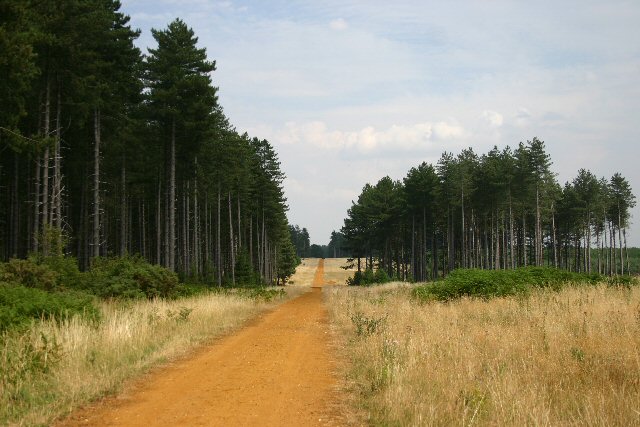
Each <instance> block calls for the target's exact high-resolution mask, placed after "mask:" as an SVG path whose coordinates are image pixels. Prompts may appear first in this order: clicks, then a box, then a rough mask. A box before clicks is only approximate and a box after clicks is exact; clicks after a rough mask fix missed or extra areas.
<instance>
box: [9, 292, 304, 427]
mask: <svg viewBox="0 0 640 427" xmlns="http://www.w3.org/2000/svg"><path fill="white" fill-rule="evenodd" d="M294 292H295V291H294ZM284 297H285V294H284V293H283V292H281V291H274V292H269V291H264V290H263V291H261V292H254V291H246V290H244V291H237V292H232V291H225V292H223V293H207V294H201V295H196V296H193V297H188V298H182V299H179V300H162V299H157V300H151V301H148V300H135V301H128V302H127V301H119V302H111V303H107V302H105V303H102V304H101V305H100V311H101V316H100V318H101V320H100V321H99V322H96V321H95V320H91V319H88V318H86V317H81V316H72V317H69V318H65V319H53V318H48V319H43V320H41V321H36V322H35V323H33V324H32V325H31V327H30V328H28V329H27V330H26V332H25V331H24V330H23V331H22V332H16V331H14V332H11V331H8V332H5V333H4V334H3V335H1V336H0V424H1V425H7V424H9V425H29V426H31V425H48V424H50V423H51V422H52V420H54V419H56V418H58V417H60V416H63V415H65V414H67V413H69V412H70V411H71V410H73V409H74V408H76V407H78V406H80V405H82V404H84V403H86V402H89V401H92V400H95V399H97V398H100V397H102V396H105V395H107V394H111V393H114V392H116V391H118V390H119V389H120V388H121V387H122V385H123V383H124V382H125V381H126V380H127V379H130V378H132V377H134V376H136V375H139V374H141V373H142V372H144V371H146V370H148V369H149V368H151V367H153V366H156V365H158V364H160V363H162V362H165V361H168V360H170V359H173V358H176V357H178V356H181V355H184V354H185V353H186V352H188V351H189V350H191V349H192V348H194V347H195V346H197V345H200V344H203V343H205V342H207V341H208V340H210V339H211V338H212V337H215V336H219V335H221V334H223V333H225V332H228V331H230V330H231V329H233V328H236V327H238V326H240V325H241V324H242V323H243V322H245V321H246V320H247V319H248V318H250V317H252V316H254V315H256V314H257V313H258V312H260V311H262V310H265V309H267V308H269V307H272V306H273V305H275V304H276V303H277V302H278V301H281V300H282V299H283V298H284Z"/></svg>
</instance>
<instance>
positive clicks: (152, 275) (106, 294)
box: [87, 256, 179, 299]
mask: <svg viewBox="0 0 640 427" xmlns="http://www.w3.org/2000/svg"><path fill="white" fill-rule="evenodd" d="M178 283H179V282H178V276H177V275H176V274H175V273H173V272H172V271H170V270H168V269H166V268H164V267H161V266H159V265H152V264H149V263H148V262H147V261H145V260H144V259H143V258H141V257H137V256H136V257H134V256H126V257H117V258H95V259H94V260H93V263H92V265H91V270H90V272H89V278H88V281H87V286H88V289H89V290H90V291H91V292H92V293H94V294H95V295H98V296H100V297H103V298H134V299H135V298H156V297H162V298H170V297H175V296H177V295H178Z"/></svg>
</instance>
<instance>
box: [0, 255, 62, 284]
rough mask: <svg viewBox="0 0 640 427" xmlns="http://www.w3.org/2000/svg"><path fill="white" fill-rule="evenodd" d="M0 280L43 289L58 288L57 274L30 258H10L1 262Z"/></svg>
mask: <svg viewBox="0 0 640 427" xmlns="http://www.w3.org/2000/svg"><path fill="white" fill-rule="evenodd" d="M0 281H2V282H8V283H15V284H20V285H23V286H25V287H27V288H36V289H42V290H45V291H52V290H55V289H57V288H58V274H57V273H56V272H55V271H54V270H52V269H51V268H49V267H48V266H47V265H41V264H38V263H36V262H34V261H33V260H32V259H11V260H9V262H7V263H1V264H0Z"/></svg>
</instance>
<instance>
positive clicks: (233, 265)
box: [229, 192, 236, 286]
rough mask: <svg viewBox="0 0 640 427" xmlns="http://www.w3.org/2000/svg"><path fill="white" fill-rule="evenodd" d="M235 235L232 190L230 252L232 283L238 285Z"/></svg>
mask: <svg viewBox="0 0 640 427" xmlns="http://www.w3.org/2000/svg"><path fill="white" fill-rule="evenodd" d="M234 246H235V243H234V237H233V213H232V212H231V192H229V252H230V255H231V283H232V284H233V286H235V285H236V256H235V248H234Z"/></svg>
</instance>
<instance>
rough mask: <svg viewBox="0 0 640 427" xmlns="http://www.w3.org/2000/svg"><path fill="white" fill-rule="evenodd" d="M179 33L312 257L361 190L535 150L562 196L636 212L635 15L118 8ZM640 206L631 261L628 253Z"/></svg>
mask: <svg viewBox="0 0 640 427" xmlns="http://www.w3.org/2000/svg"><path fill="white" fill-rule="evenodd" d="M122 3H123V4H122V9H121V10H122V11H123V12H124V13H126V14H128V15H130V16H131V24H132V26H133V27H135V28H139V29H140V30H142V35H141V36H140V39H139V40H138V42H137V44H138V46H139V47H140V48H141V49H142V50H143V52H145V51H146V48H147V47H152V48H153V47H155V42H154V40H153V37H152V35H151V28H156V29H164V28H166V26H167V25H168V24H169V22H171V21H172V20H174V19H175V18H178V17H179V18H181V19H182V20H184V21H185V22H186V23H187V25H189V26H190V27H192V28H193V30H194V31H195V34H196V35H197V36H198V38H199V43H198V45H199V47H204V48H206V49H207V54H208V57H209V59H211V60H215V61H216V64H217V70H216V71H215V72H214V73H213V76H212V77H213V81H214V84H215V85H216V86H218V87H219V92H218V95H219V102H220V104H221V105H222V107H223V108H224V111H225V114H226V115H227V117H228V118H229V120H230V122H231V123H232V124H233V125H234V126H235V127H236V129H237V130H238V131H239V132H241V133H242V132H245V131H246V132H248V133H249V135H250V136H251V137H253V136H256V137H258V138H261V139H263V138H264V139H267V140H269V141H270V142H271V144H272V145H273V146H274V147H275V149H276V151H277V152H278V155H279V158H280V161H281V168H282V170H283V172H284V173H285V174H286V176H287V178H286V180H285V182H284V187H285V194H286V197H287V199H288V205H289V212H288V215H289V222H290V223H291V224H298V225H299V226H300V227H301V228H302V227H306V228H307V229H308V230H309V234H310V236H311V241H312V242H313V243H318V244H326V243H328V241H329V238H330V233H331V231H332V230H339V229H340V227H341V226H342V225H343V220H344V218H345V216H346V213H347V209H348V208H349V207H350V206H351V203H352V200H356V199H357V197H358V195H359V194H360V191H361V190H362V187H363V186H364V185H365V184H366V183H367V182H369V183H375V182H377V181H378V180H379V179H380V178H382V177H384V176H386V175H388V176H390V177H391V178H393V179H402V178H403V177H404V176H406V173H407V172H408V170H409V169H410V168H411V167H413V166H417V165H419V164H420V163H421V162H423V161H426V162H431V163H436V162H437V160H438V159H439V158H440V155H441V154H442V153H443V152H444V151H449V152H453V153H454V154H457V153H459V152H460V151H461V150H462V149H464V148H467V147H472V148H473V149H474V151H475V152H476V153H479V154H482V153H485V152H487V151H488V150H490V149H491V148H492V147H493V146H494V145H497V146H498V147H500V148H502V147H505V146H507V145H509V146H511V147H515V146H517V145H518V143H519V142H521V141H522V142H526V141H527V140H531V139H533V137H534V136H535V137H538V138H539V139H541V140H543V141H545V143H546V147H547V150H548V152H549V154H550V155H551V159H552V161H553V165H552V170H553V171H554V172H555V173H556V174H557V177H558V180H559V181H560V183H561V184H564V183H565V182H566V181H570V180H572V179H573V178H574V177H575V176H576V175H577V172H578V170H579V169H580V168H585V169H588V170H590V171H591V172H593V173H594V174H596V175H597V176H598V177H602V176H604V177H607V178H609V177H611V176H612V175H613V174H614V173H615V172H620V173H621V174H622V175H623V176H624V177H626V178H627V179H628V181H629V182H630V184H631V187H632V189H633V190H634V192H635V194H636V195H638V196H640V167H639V166H638V162H640V143H639V141H638V138H639V137H640V132H638V124H639V123H640V25H639V24H638V22H640V2H639V1H637V0H629V1H618V0H608V1H603V0H598V1H595V0H580V1H565V0H555V1H546V0H542V1H515V0H514V1H500V0H475V1H471V0H469V1H464V0H448V1H424V0H423V1H419V0H416V1H396V2H389V1H378V0H369V1H364V0H363V1H353V0H322V1H319V0H287V1H284V0H282V1H281V0H273V1H271V0H254V1H249V0H246V1H244V0H238V1H214V0H123V1H122ZM638 221H640V206H636V208H634V209H633V211H632V219H631V222H632V226H631V229H630V231H629V233H628V235H627V238H628V243H629V245H633V246H640V226H638V225H637V224H636V222H638Z"/></svg>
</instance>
